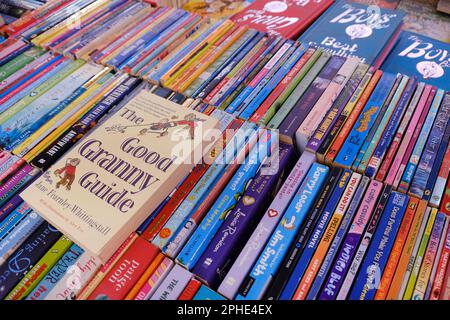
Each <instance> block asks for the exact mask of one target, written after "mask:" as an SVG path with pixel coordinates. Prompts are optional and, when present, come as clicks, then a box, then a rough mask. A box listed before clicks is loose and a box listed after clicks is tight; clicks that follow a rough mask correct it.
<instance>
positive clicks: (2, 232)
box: [0, 201, 31, 240]
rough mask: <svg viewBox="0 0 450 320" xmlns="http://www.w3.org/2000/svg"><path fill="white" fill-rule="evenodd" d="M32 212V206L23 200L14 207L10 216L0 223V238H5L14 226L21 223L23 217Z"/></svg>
mask: <svg viewBox="0 0 450 320" xmlns="http://www.w3.org/2000/svg"><path fill="white" fill-rule="evenodd" d="M30 212H31V208H30V206H29V205H28V204H27V203H26V202H23V201H22V203H21V204H20V205H19V206H18V207H16V208H15V209H14V211H12V212H11V213H9V214H8V216H7V217H6V218H5V219H4V220H3V221H2V223H1V225H0V239H2V240H3V239H4V238H5V237H6V236H7V235H8V233H9V232H10V231H11V230H12V229H13V228H14V226H15V225H16V224H17V223H19V222H20V221H21V220H22V219H23V218H25V217H26V216H27V215H28V214H29V213H30Z"/></svg>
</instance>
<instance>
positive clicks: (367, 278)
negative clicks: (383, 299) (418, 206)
mask: <svg viewBox="0 0 450 320" xmlns="http://www.w3.org/2000/svg"><path fill="white" fill-rule="evenodd" d="M408 200H409V197H408V196H407V195H404V194H402V193H398V192H392V193H391V195H390V197H389V201H388V204H387V206H386V209H385V210H384V212H383V216H382V218H381V221H380V225H379V226H378V228H377V231H376V232H375V235H374V238H373V240H372V242H371V243H370V246H369V249H368V252H367V255H366V257H365V258H364V261H363V264H362V265H361V268H360V270H359V274H358V277H357V278H356V280H355V282H354V285H353V290H352V291H351V293H350V296H349V299H350V300H372V299H373V298H374V296H375V293H376V291H377V288H378V285H379V283H380V280H381V276H382V274H383V271H384V267H385V266H386V263H387V260H388V258H389V254H390V252H391V249H392V246H393V245H394V241H395V238H396V236H397V232H398V229H399V228H400V224H401V222H402V219H403V215H404V213H405V211H406V207H407V205H408Z"/></svg>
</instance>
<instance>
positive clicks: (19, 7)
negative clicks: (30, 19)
mask: <svg viewBox="0 0 450 320" xmlns="http://www.w3.org/2000/svg"><path fill="white" fill-rule="evenodd" d="M45 3H47V1H46V0H3V1H2V3H0V27H1V26H3V25H5V24H10V23H12V22H14V21H16V20H17V19H18V18H20V17H22V16H23V15H24V14H25V13H27V12H29V11H31V10H34V9H37V8H39V7H41V6H43V5H44V4H45Z"/></svg>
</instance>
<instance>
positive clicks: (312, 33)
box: [299, 1, 405, 64]
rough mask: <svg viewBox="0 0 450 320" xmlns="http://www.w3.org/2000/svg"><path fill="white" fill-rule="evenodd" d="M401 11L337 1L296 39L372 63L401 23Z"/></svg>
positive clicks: (337, 53)
mask: <svg viewBox="0 0 450 320" xmlns="http://www.w3.org/2000/svg"><path fill="white" fill-rule="evenodd" d="M404 15H405V14H404V13H403V12H402V11H398V10H389V9H384V8H379V10H373V8H372V7H369V6H367V5H364V4H359V3H352V2H349V1H340V2H337V3H336V4H334V5H333V6H332V7H330V9H329V10H327V11H326V12H325V13H324V14H323V15H322V16H321V18H320V19H319V20H317V21H316V22H315V23H314V24H313V25H312V26H311V27H310V28H309V29H308V30H307V31H306V32H305V33H304V34H303V35H302V36H301V37H300V38H299V40H300V41H302V42H305V43H308V44H310V45H313V46H317V47H320V48H323V49H324V50H326V51H330V52H332V53H333V54H336V55H340V56H345V57H350V56H356V57H359V58H360V59H361V61H362V62H363V63H367V64H373V63H374V62H375V61H376V60H377V58H378V56H379V55H380V53H381V52H382V51H383V48H384V47H385V46H386V45H387V44H388V43H389V41H390V40H391V38H392V37H393V36H394V34H395V33H396V31H397V30H398V29H399V28H400V26H401V25H402V20H403V17H404Z"/></svg>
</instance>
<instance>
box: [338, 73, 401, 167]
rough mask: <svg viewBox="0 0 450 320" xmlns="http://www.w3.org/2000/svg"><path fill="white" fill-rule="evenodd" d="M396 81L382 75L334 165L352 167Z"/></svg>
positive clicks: (390, 75) (391, 77)
mask: <svg viewBox="0 0 450 320" xmlns="http://www.w3.org/2000/svg"><path fill="white" fill-rule="evenodd" d="M395 80H396V77H395V75H393V74H389V73H384V74H383V75H382V77H381V79H380V81H379V83H378V84H377V86H376V88H375V89H374V91H373V93H372V95H371V96H370V99H369V101H368V102H367V103H366V105H365V106H364V109H363V110H362V111H361V113H360V115H359V116H358V120H356V122H355V125H354V126H353V128H352V129H351V131H350V132H349V133H348V136H347V137H346V138H345V140H344V142H343V144H342V147H341V148H340V150H336V152H337V156H336V158H335V159H334V161H333V163H334V165H337V166H341V167H344V168H350V167H351V165H352V164H353V162H354V161H355V159H356V157H357V154H358V152H359V150H360V148H361V146H362V145H363V143H364V140H365V139H366V137H367V135H368V133H369V130H370V129H371V128H372V125H373V123H374V122H375V120H376V118H377V116H378V113H379V111H380V109H381V107H382V105H383V102H384V100H385V99H386V97H387V95H388V94H389V91H390V88H391V87H392V86H393V85H394V82H395ZM330 152H331V151H330ZM333 152H334V151H333Z"/></svg>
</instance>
